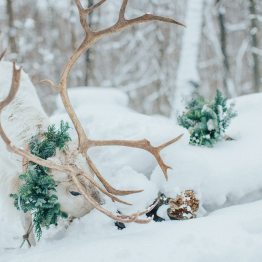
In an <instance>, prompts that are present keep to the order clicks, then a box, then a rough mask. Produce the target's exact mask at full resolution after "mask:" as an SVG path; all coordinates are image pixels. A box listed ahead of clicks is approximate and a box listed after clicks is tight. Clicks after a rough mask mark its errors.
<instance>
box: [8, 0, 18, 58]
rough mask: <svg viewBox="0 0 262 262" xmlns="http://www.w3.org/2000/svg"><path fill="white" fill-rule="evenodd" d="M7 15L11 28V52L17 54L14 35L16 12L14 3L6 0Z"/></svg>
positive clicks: (9, 35)
mask: <svg viewBox="0 0 262 262" xmlns="http://www.w3.org/2000/svg"><path fill="white" fill-rule="evenodd" d="M6 13H7V16H8V27H9V34H8V37H9V39H8V41H9V45H10V50H11V52H12V53H17V45H16V41H15V34H14V30H15V27H14V11H13V1H12V0H6Z"/></svg>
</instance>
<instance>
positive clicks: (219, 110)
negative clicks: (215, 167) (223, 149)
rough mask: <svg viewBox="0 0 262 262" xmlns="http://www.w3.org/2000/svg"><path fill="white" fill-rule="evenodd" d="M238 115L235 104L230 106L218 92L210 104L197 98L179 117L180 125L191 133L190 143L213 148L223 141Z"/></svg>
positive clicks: (199, 97)
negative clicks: (232, 121) (231, 123)
mask: <svg viewBox="0 0 262 262" xmlns="http://www.w3.org/2000/svg"><path fill="white" fill-rule="evenodd" d="M236 115H237V113H236V111H235V110H234V104H230V105H228V103H227V98H226V97H224V96H223V95H222V93H221V92H220V91H219V90H217V92H216V96H215V98H214V99H213V100H212V101H210V102H208V101H206V100H205V99H204V98H203V97H202V96H197V97H196V98H194V99H193V100H192V101H191V102H189V103H188V105H187V106H186V110H185V112H183V113H182V115H180V116H179V117H178V124H179V125H181V126H182V127H184V128H186V129H187V130H188V131H189V133H190V141H189V143H190V144H192V145H198V146H207V147H212V146H213V145H214V144H215V143H216V142H217V141H219V140H221V139H222V137H223V135H224V134H225V130H226V128H227V127H228V126H229V124H230V122H231V119H232V118H233V117H235V116H236Z"/></svg>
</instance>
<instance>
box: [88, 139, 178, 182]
mask: <svg viewBox="0 0 262 262" xmlns="http://www.w3.org/2000/svg"><path fill="white" fill-rule="evenodd" d="M182 136H183V135H179V136H178V137H176V138H174V139H172V140H170V141H168V142H166V143H164V144H162V145H160V146H158V147H154V146H152V145H151V143H150V141H148V140H147V139H143V140H89V141H88V145H87V146H88V147H87V149H89V148H91V147H100V146H125V147H133V148H139V149H143V150H145V151H147V152H149V153H151V154H152V155H153V156H154V158H155V159H156V161H157V162H158V164H159V166H160V168H161V169H162V171H163V174H164V176H165V178H166V179H168V176H167V170H168V169H170V168H171V167H169V166H168V165H166V164H165V162H164V161H163V159H162V157H161V155H160V152H161V151H162V150H163V149H164V148H166V147H167V146H169V145H171V144H174V143H175V142H177V141H178V140H179V139H180V138H181V137H182Z"/></svg>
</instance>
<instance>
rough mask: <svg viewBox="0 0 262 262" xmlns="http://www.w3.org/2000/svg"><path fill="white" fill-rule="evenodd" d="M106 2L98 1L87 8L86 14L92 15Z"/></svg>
mask: <svg viewBox="0 0 262 262" xmlns="http://www.w3.org/2000/svg"><path fill="white" fill-rule="evenodd" d="M106 1H107V0H100V1H99V2H98V3H96V4H94V5H92V6H90V7H88V8H87V10H88V11H87V12H88V14H90V13H92V12H93V11H94V10H95V9H97V8H98V7H100V6H101V5H102V4H103V3H105V2H106Z"/></svg>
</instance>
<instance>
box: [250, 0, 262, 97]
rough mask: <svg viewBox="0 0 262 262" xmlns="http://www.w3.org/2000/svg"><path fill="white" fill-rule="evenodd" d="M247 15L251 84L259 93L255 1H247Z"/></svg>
mask: <svg viewBox="0 0 262 262" xmlns="http://www.w3.org/2000/svg"><path fill="white" fill-rule="evenodd" d="M249 14H250V35H251V53H252V59H253V84H254V90H255V91H256V92H259V91H260V89H261V87H260V84H261V83H260V73H259V70H260V66H259V56H258V53H257V51H258V50H259V49H258V48H259V40H258V18H257V10H256V2H255V0H249Z"/></svg>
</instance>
